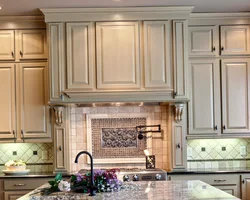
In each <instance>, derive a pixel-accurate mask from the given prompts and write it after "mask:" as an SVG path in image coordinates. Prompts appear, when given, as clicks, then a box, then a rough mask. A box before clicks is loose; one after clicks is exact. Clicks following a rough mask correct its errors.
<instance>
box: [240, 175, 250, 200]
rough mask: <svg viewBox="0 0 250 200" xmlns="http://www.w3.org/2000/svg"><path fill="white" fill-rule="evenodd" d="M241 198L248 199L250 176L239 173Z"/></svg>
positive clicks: (249, 195)
mask: <svg viewBox="0 0 250 200" xmlns="http://www.w3.org/2000/svg"><path fill="white" fill-rule="evenodd" d="M241 199H242V200H248V199H250V176H249V175H248V174H244V175H241Z"/></svg>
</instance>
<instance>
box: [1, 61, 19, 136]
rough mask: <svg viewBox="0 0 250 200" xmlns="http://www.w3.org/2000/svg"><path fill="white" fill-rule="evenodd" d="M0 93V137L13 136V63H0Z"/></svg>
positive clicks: (14, 104)
mask: <svg viewBox="0 0 250 200" xmlns="http://www.w3.org/2000/svg"><path fill="white" fill-rule="evenodd" d="M0 94H1V99H0V110H1V114H0V121H1V125H0V138H6V139H7V138H10V139H11V138H15V132H16V103H15V101H16V92H15V65H14V64H13V63H6V64H0Z"/></svg>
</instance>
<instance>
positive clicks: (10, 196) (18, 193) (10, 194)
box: [4, 190, 29, 200]
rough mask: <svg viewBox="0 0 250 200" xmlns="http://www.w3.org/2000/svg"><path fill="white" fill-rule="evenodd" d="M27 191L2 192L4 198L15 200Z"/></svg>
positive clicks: (5, 199)
mask: <svg viewBox="0 0 250 200" xmlns="http://www.w3.org/2000/svg"><path fill="white" fill-rule="evenodd" d="M27 193H29V191H27V190H26V191H8V192H4V200H17V199H18V198H20V197H22V196H23V195H25V194H27Z"/></svg>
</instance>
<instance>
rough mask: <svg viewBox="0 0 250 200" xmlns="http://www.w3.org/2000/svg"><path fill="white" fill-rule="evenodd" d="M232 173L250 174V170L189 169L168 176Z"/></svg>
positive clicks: (242, 168)
mask: <svg viewBox="0 0 250 200" xmlns="http://www.w3.org/2000/svg"><path fill="white" fill-rule="evenodd" d="M232 173H250V168H246V167H241V168H240V167H239V168H224V169H215V168H210V169H187V170H182V171H173V172H168V174H169V175H170V174H232Z"/></svg>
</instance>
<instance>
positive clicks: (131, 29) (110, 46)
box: [96, 22, 141, 90]
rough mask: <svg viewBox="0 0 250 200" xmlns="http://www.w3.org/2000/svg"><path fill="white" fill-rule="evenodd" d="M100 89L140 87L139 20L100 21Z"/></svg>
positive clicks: (97, 33) (98, 75)
mask: <svg viewBox="0 0 250 200" xmlns="http://www.w3.org/2000/svg"><path fill="white" fill-rule="evenodd" d="M96 47H97V49H96V51H97V52H96V53H97V89H106V90H131V89H132V90H133V89H140V87H141V80H140V61H139V59H140V58H139V49H140V47H139V22H97V23H96Z"/></svg>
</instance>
